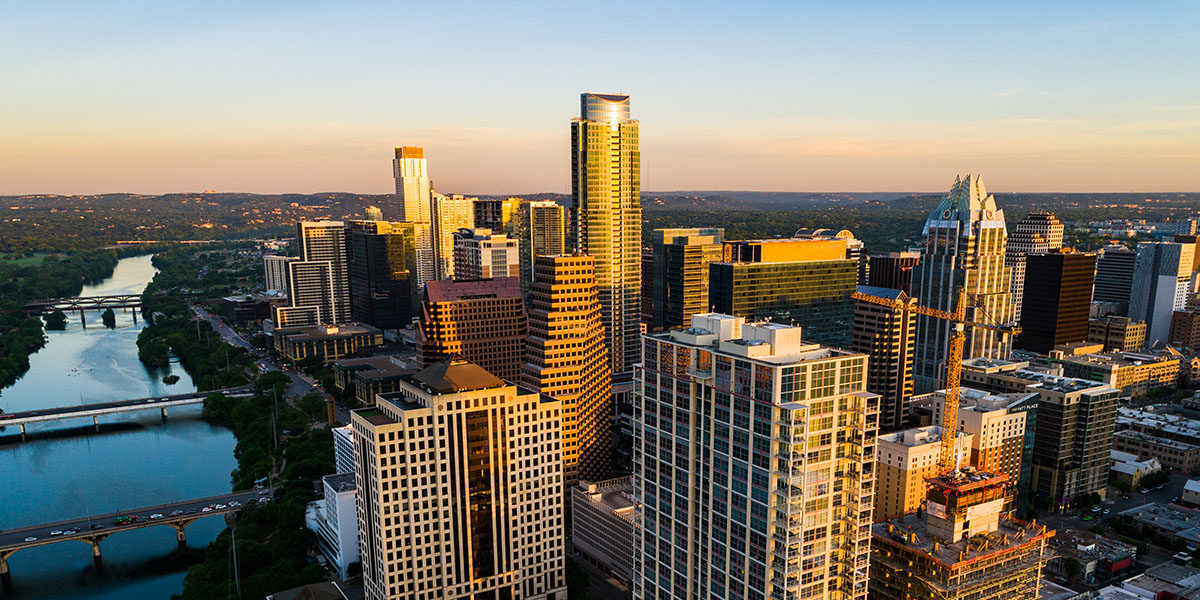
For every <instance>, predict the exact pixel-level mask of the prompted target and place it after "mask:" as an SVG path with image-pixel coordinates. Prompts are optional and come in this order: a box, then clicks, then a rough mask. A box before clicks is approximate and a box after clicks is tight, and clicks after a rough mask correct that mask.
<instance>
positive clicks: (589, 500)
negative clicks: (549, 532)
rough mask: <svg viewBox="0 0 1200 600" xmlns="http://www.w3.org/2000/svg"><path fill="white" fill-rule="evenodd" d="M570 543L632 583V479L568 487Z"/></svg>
mask: <svg viewBox="0 0 1200 600" xmlns="http://www.w3.org/2000/svg"><path fill="white" fill-rule="evenodd" d="M571 514H572V517H571V546H572V547H573V548H574V549H575V551H576V552H578V553H579V554H580V556H582V557H583V558H584V559H585V560H587V561H588V562H591V563H592V564H594V565H596V566H597V567H599V568H600V569H602V570H603V571H604V572H605V573H606V574H609V575H612V576H613V577H616V578H617V579H620V580H621V581H623V582H625V584H626V585H629V584H631V583H633V544H634V534H633V527H634V523H633V481H632V478H631V477H618V478H617V479H610V480H608V481H597V482H591V481H580V482H579V484H578V485H576V486H575V487H573V488H571Z"/></svg>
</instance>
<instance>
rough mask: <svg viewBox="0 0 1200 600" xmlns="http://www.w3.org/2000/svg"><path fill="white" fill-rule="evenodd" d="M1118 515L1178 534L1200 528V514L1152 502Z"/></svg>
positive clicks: (1171, 505)
mask: <svg viewBox="0 0 1200 600" xmlns="http://www.w3.org/2000/svg"><path fill="white" fill-rule="evenodd" d="M1118 514H1120V515H1121V516H1122V517H1127V518H1130V519H1133V520H1135V521H1144V522H1147V523H1151V524H1153V525H1154V527H1156V528H1158V529H1163V530H1166V531H1170V532H1172V533H1176V534H1179V533H1182V532H1185V531H1188V530H1191V529H1196V528H1198V527H1200V512H1198V511H1194V510H1191V509H1187V508H1183V507H1180V506H1175V505H1173V504H1162V503H1159V502H1151V503H1149V504H1143V505H1141V506H1135V507H1133V508H1130V509H1126V510H1123V511H1121V512H1120V513H1118ZM1193 533H1200V532H1193Z"/></svg>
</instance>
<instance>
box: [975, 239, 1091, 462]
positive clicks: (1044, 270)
mask: <svg viewBox="0 0 1200 600" xmlns="http://www.w3.org/2000/svg"><path fill="white" fill-rule="evenodd" d="M1020 263H1021V265H1022V268H1023V269H1024V271H1025V274H1024V276H1025V282H1026V284H1027V287H1026V289H1025V290H1024V300H1023V307H1024V309H1025V310H1022V311H1021V333H1020V335H1018V336H1017V339H1016V341H1015V342H1014V343H1013V345H1014V346H1015V347H1017V348H1020V349H1022V350H1032V351H1034V352H1040V353H1042V354H1046V353H1048V352H1050V350H1052V349H1053V348H1054V347H1055V346H1058V345H1060V344H1073V343H1076V342H1082V341H1085V340H1087V339H1088V316H1089V311H1090V309H1091V302H1092V276H1093V274H1094V273H1095V271H1096V256H1095V255H1093V254H1082V253H1079V252H1073V251H1070V250H1065V251H1064V250H1060V251H1054V252H1045V253H1041V254H1028V255H1024V256H1021V257H1020ZM1015 300H1016V298H1014V301H1015ZM984 470H985V471H986V470H987V469H984Z"/></svg>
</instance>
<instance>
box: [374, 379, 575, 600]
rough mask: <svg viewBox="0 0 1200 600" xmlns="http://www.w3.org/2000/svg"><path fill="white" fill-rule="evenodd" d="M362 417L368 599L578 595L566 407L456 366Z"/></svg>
mask: <svg viewBox="0 0 1200 600" xmlns="http://www.w3.org/2000/svg"><path fill="white" fill-rule="evenodd" d="M399 386H400V387H399V390H400V391H398V392H394V393H389V394H381V395H379V396H376V399H377V402H376V405H375V406H374V407H372V408H364V409H360V410H356V411H354V412H353V413H351V425H352V427H353V432H354V434H353V439H354V465H355V480H356V483H357V488H358V530H359V542H360V545H361V554H362V573H363V588H364V591H365V593H366V598H368V600H412V599H418V598H425V599H429V600H432V599H434V598H436V599H439V600H441V599H446V600H469V599H475V600H478V599H480V598H492V599H494V600H498V599H501V598H511V599H514V600H515V599H517V598H524V599H528V600H551V599H563V598H566V597H567V588H566V582H565V562H564V561H565V557H564V548H563V545H564V540H565V538H566V534H565V533H564V530H563V526H564V524H563V494H562V466H561V465H562V453H561V450H560V448H559V446H560V444H561V437H560V435H561V434H560V431H561V424H560V412H561V403H560V402H558V401H557V400H553V399H551V398H549V397H547V396H539V395H538V394H535V393H531V392H529V391H527V390H523V389H521V388H518V387H516V386H514V385H511V384H505V383H504V382H502V381H500V380H499V379H497V378H496V377H495V376H494V375H492V374H490V373H488V372H487V371H486V370H484V369H482V368H481V367H479V366H478V365H475V364H472V363H470V362H467V361H464V360H462V359H454V360H447V361H445V362H441V363H438V364H435V365H431V366H429V367H427V368H426V369H424V370H422V371H420V372H418V373H415V374H412V375H406V376H404V377H403V378H402V380H401V381H400V382H399Z"/></svg>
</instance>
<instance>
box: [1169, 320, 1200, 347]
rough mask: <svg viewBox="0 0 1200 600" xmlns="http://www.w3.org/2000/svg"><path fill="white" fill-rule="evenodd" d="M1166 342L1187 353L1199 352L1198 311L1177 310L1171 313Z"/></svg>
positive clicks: (1199, 322)
mask: <svg viewBox="0 0 1200 600" xmlns="http://www.w3.org/2000/svg"><path fill="white" fill-rule="evenodd" d="M1167 339H1168V342H1169V343H1170V344H1171V345H1172V346H1175V347H1176V348H1179V349H1181V350H1183V351H1184V352H1186V353H1187V354H1200V311H1197V310H1177V311H1175V314H1173V315H1171V331H1170V333H1169V334H1168V336H1167Z"/></svg>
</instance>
